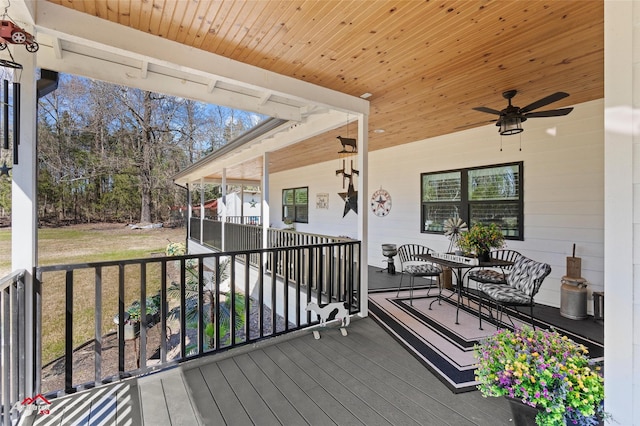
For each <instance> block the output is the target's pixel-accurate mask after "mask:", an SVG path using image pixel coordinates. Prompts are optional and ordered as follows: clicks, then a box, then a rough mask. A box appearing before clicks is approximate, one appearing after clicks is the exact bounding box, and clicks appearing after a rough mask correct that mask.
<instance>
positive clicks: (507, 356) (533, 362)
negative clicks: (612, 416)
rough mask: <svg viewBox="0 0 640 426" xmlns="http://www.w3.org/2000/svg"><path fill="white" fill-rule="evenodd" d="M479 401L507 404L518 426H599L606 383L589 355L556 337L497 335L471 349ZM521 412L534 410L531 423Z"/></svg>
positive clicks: (526, 330) (526, 332)
mask: <svg viewBox="0 0 640 426" xmlns="http://www.w3.org/2000/svg"><path fill="white" fill-rule="evenodd" d="M474 356H475V358H476V359H477V361H478V365H477V369H476V372H475V375H476V380H477V381H478V382H479V384H478V386H477V387H478V389H479V390H480V391H481V392H482V395H483V396H485V397H486V396H504V397H507V399H509V402H510V405H511V409H512V412H513V415H514V423H515V424H516V425H523V424H538V425H564V424H566V425H597V424H598V423H599V422H601V421H602V419H604V418H605V417H606V416H605V413H604V411H603V410H604V379H603V378H602V376H601V375H600V373H599V370H600V368H599V367H597V366H595V365H594V363H593V362H592V360H591V359H590V358H589V357H588V356H587V349H586V348H585V347H584V346H583V345H578V344H577V343H575V342H573V341H572V340H570V339H569V338H567V337H566V336H562V335H560V334H559V333H558V332H556V331H548V330H540V329H538V330H533V329H532V328H531V327H528V326H523V327H522V328H517V329H516V330H515V331H511V330H500V331H498V332H496V333H495V334H494V335H492V336H490V337H488V338H486V339H485V340H483V341H482V342H481V343H480V344H477V345H476V346H475V347H474ZM523 410H524V411H527V410H532V411H533V412H532V416H530V417H529V419H530V420H529V421H524V419H526V418H527V416H526V415H525V414H522V413H523Z"/></svg>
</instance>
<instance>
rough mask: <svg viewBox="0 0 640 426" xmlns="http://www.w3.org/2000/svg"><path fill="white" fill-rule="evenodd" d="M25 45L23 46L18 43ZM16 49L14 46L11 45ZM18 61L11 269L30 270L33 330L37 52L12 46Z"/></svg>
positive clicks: (29, 326)
mask: <svg viewBox="0 0 640 426" xmlns="http://www.w3.org/2000/svg"><path fill="white" fill-rule="evenodd" d="M18 47H22V46H18ZM9 48H10V49H12V46H10V47H9ZM12 50H13V53H14V57H15V61H16V62H17V63H19V64H22V66H23V69H22V70H17V71H16V72H15V74H14V75H15V77H14V81H15V82H18V83H20V85H21V87H20V91H21V95H20V138H19V139H20V145H19V147H18V153H19V155H18V164H14V165H13V166H12V167H13V170H12V176H13V181H12V184H11V268H12V270H14V271H15V270H17V269H26V271H27V274H26V276H25V292H26V309H25V317H26V321H25V327H26V328H25V329H26V330H27V332H29V331H30V330H33V327H34V324H33V309H34V306H33V299H32V297H31V295H32V294H33V275H32V273H33V268H34V267H35V266H36V264H37V259H38V226H37V222H38V215H37V202H38V199H37V191H36V177H37V164H38V162H37V156H36V146H37V144H36V102H37V100H36V96H37V92H36V73H35V71H36V55H35V54H33V53H29V52H27V51H26V49H24V48H23V49H12ZM33 347H34V341H33V338H32V335H31V334H30V333H29V335H28V336H27V341H26V354H25V360H26V363H27V364H26V365H28V366H31V365H33V362H34V360H33V356H32V354H33ZM34 373H35V372H34V371H32V370H30V369H27V371H26V374H27V377H26V379H27V389H25V392H26V395H25V397H26V396H33V393H34V389H33V386H32V384H33V379H34Z"/></svg>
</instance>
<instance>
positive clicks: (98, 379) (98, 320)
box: [94, 266, 102, 386]
mask: <svg viewBox="0 0 640 426" xmlns="http://www.w3.org/2000/svg"><path fill="white" fill-rule="evenodd" d="M95 282H96V284H95V285H96V288H95V310H96V312H95V333H94V339H95V342H96V343H95V354H94V383H95V385H96V386H98V385H100V384H101V383H102V268H101V267H100V266H98V267H96V271H95Z"/></svg>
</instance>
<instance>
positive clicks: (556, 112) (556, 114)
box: [524, 108, 573, 118]
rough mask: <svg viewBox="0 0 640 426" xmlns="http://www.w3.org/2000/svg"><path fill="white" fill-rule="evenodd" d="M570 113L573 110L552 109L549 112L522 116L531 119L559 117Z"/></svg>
mask: <svg viewBox="0 0 640 426" xmlns="http://www.w3.org/2000/svg"><path fill="white" fill-rule="evenodd" d="M571 111H573V108H560V109H552V110H549V111H537V112H530V113H528V114H525V115H524V116H525V117H526V118H532V117H560V116H561V115H567V114H569V113H570V112H571Z"/></svg>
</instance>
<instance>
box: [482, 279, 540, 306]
mask: <svg viewBox="0 0 640 426" xmlns="http://www.w3.org/2000/svg"><path fill="white" fill-rule="evenodd" d="M478 289H479V290H480V291H482V292H483V293H485V294H486V295H487V296H489V297H490V298H492V299H494V300H497V301H498V302H510V303H521V304H528V303H529V302H530V301H531V296H528V295H526V294H525V293H523V292H522V291H520V290H518V289H515V288H513V287H511V286H508V285H504V284H491V283H480V284H478Z"/></svg>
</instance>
